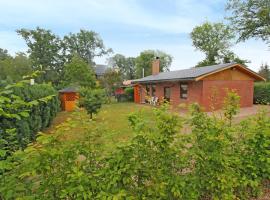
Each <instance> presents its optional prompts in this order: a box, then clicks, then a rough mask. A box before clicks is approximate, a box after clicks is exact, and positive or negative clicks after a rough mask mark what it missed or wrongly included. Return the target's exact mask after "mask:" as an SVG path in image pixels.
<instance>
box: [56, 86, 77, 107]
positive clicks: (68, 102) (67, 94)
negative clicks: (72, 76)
mask: <svg viewBox="0 0 270 200" xmlns="http://www.w3.org/2000/svg"><path fill="white" fill-rule="evenodd" d="M59 94H60V100H61V108H62V110H63V111H73V110H74V108H75V105H76V100H77V99H78V98H79V94H78V92H77V90H76V89H75V88H64V89H62V90H59Z"/></svg>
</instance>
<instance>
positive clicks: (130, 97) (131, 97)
mask: <svg viewBox="0 0 270 200" xmlns="http://www.w3.org/2000/svg"><path fill="white" fill-rule="evenodd" d="M125 94H126V96H127V99H128V101H134V88H133V87H127V88H125Z"/></svg>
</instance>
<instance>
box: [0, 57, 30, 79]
mask: <svg viewBox="0 0 270 200" xmlns="http://www.w3.org/2000/svg"><path fill="white" fill-rule="evenodd" d="M0 72H1V73H0V79H1V80H8V81H9V82H13V81H19V80H22V78H23V76H26V75H29V74H31V73H32V67H31V61H30V59H29V58H28V57H27V56H26V55H25V53H17V54H16V55H15V57H14V58H13V57H11V56H7V57H6V58H5V59H2V60H1V59H0Z"/></svg>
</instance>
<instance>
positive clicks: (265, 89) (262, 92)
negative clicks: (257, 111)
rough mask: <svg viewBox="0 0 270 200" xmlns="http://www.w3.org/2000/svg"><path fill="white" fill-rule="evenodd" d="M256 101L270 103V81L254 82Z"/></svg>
mask: <svg viewBox="0 0 270 200" xmlns="http://www.w3.org/2000/svg"><path fill="white" fill-rule="evenodd" d="M254 103H255V104H268V105H269V104H270V82H260V83H255V84H254Z"/></svg>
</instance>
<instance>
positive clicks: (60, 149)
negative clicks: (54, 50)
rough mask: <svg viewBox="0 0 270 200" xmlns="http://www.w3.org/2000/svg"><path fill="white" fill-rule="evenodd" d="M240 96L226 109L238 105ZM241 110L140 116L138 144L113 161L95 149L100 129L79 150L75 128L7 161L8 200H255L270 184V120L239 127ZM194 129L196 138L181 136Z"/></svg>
mask: <svg viewBox="0 0 270 200" xmlns="http://www.w3.org/2000/svg"><path fill="white" fill-rule="evenodd" d="M235 95H236V94H235V93H231V94H229V96H228V98H227V101H226V104H230V103H232V102H235V101H238V98H237V97H236V96H235ZM237 109H238V106H229V105H225V106H224V111H225V113H224V116H216V115H208V114H207V113H204V112H202V110H201V108H200V107H199V106H198V105H196V104H194V105H192V107H191V112H190V115H189V116H188V117H186V118H180V117H179V114H177V113H176V114H173V113H172V112H168V110H167V106H166V104H165V105H163V106H161V107H160V108H158V109H154V111H153V116H154V119H153V120H152V121H151V122H150V123H149V120H147V119H146V118H144V115H143V113H141V112H137V113H133V114H131V115H130V116H129V117H128V119H129V123H130V126H131V127H132V128H133V131H134V133H135V136H134V138H133V139H132V140H131V141H130V142H129V143H126V144H125V145H121V146H119V147H118V148H117V149H116V150H115V151H113V152H112V153H111V154H109V155H107V154H106V155H101V154H100V152H101V151H100V149H98V146H99V143H96V141H94V138H93V136H94V137H95V136H96V135H99V134H102V132H99V131H100V129H99V127H95V128H93V129H91V130H89V132H87V133H86V134H87V136H88V137H87V138H86V139H84V140H82V141H80V142H79V143H78V141H66V142H65V141H63V140H61V138H62V137H61V134H62V133H63V132H64V131H65V130H66V128H67V126H63V127H62V129H61V127H60V128H57V129H56V133H55V134H53V135H41V137H39V138H38V142H39V145H38V147H35V146H29V147H28V148H27V150H26V151H25V152H22V151H18V152H16V153H15V154H14V155H13V156H12V157H10V159H9V160H7V161H6V162H2V163H1V161H0V166H1V164H2V166H3V165H5V166H6V167H7V168H9V171H6V172H5V173H3V174H1V173H0V199H1V198H2V199H17V198H22V199H184V200H185V199H188V200H202V199H213V200H214V199H220V200H231V199H242V200H244V199H251V197H254V196H256V195H257V194H258V192H259V190H260V186H261V184H262V182H263V181H264V180H269V178H270V161H269V155H270V149H269V144H270V135H269V134H270V118H269V116H267V115H266V113H263V112H260V113H259V114H257V115H256V116H253V117H251V118H250V119H247V120H244V121H242V122H241V123H240V124H235V123H231V120H232V116H233V115H234V114H235V113H237ZM228 113H229V114H228ZM152 122H154V123H152ZM67 123H71V122H67ZM186 124H188V125H189V126H190V134H186V133H181V132H179V130H181V127H182V126H183V125H186ZM68 125H69V126H73V124H68ZM100 126H104V124H101V125H100ZM112 131H113V130H112ZM9 136H10V137H11V138H12V137H13V133H12V131H10V132H9ZM40 145H41V146H42V149H41V148H39V146H40ZM0 169H1V167H0Z"/></svg>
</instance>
